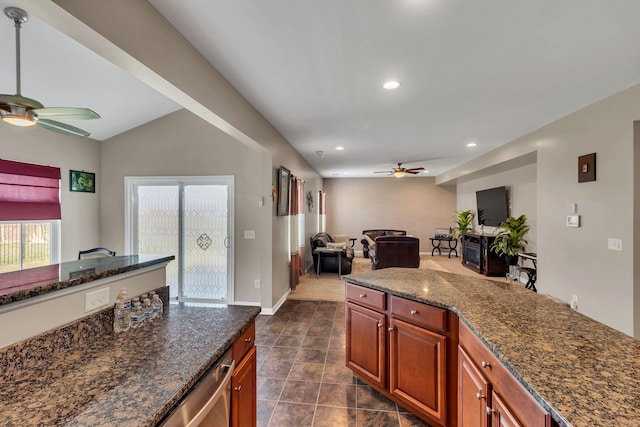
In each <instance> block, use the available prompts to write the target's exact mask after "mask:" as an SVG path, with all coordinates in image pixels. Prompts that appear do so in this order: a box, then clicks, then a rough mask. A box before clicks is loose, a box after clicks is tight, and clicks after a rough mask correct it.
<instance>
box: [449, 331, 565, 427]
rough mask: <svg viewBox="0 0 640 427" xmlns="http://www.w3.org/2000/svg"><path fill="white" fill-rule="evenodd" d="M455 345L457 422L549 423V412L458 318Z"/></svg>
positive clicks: (538, 426)
mask: <svg viewBox="0 0 640 427" xmlns="http://www.w3.org/2000/svg"><path fill="white" fill-rule="evenodd" d="M459 335H460V340H459V342H460V345H459V349H458V426H460V427H476V426H482V427H485V426H487V427H509V426H513V427H518V426H530V427H551V426H554V425H555V423H554V421H553V419H552V418H551V416H550V415H549V414H548V413H547V412H546V411H545V410H544V409H543V408H542V407H541V406H540V405H539V404H538V402H536V401H535V400H534V399H533V397H532V396H531V395H530V394H529V392H528V391H527V390H526V389H525V388H524V387H523V386H522V385H521V384H520V383H519V382H518V381H517V380H516V379H515V378H514V377H513V376H512V375H511V373H510V372H509V371H508V370H507V368H506V367H505V366H504V365H503V364H502V363H501V362H500V361H499V360H498V358H497V357H496V356H495V355H494V354H493V353H491V351H490V350H489V349H488V348H487V347H486V346H485V345H484V344H483V343H482V342H481V341H480V340H479V339H478V338H477V337H476V336H475V334H474V333H473V332H472V331H471V330H470V329H469V328H468V326H466V325H465V324H463V323H462V322H460V326H459Z"/></svg>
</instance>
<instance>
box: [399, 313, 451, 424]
mask: <svg viewBox="0 0 640 427" xmlns="http://www.w3.org/2000/svg"><path fill="white" fill-rule="evenodd" d="M390 333H391V335H390V341H389V354H390V355H389V357H390V364H389V365H390V366H389V371H390V375H389V376H390V385H389V391H390V392H391V394H392V395H394V396H396V397H398V398H399V399H400V400H401V401H404V402H407V403H408V404H410V405H412V406H414V407H416V408H417V409H419V410H420V411H421V412H423V413H424V414H426V415H428V416H430V417H431V418H434V419H435V420H438V421H439V422H440V423H441V424H442V425H446V424H447V423H446V419H445V418H446V413H447V412H446V402H445V399H446V395H447V390H446V340H447V338H446V337H445V336H443V335H440V334H437V333H435V332H431V331H429V330H427V329H423V328H421V327H419V326H415V325H412V324H411V323H407V322H404V321H402V320H399V319H397V318H395V317H392V318H391V328H390Z"/></svg>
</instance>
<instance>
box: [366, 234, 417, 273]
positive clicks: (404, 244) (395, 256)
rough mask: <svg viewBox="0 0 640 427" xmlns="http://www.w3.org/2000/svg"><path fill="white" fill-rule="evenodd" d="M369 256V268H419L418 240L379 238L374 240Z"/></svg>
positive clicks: (404, 237)
mask: <svg viewBox="0 0 640 427" xmlns="http://www.w3.org/2000/svg"><path fill="white" fill-rule="evenodd" d="M369 254H370V256H371V268H372V269H373V270H379V269H381V268H389V267H406V268H418V267H420V239H418V238H416V237H409V236H381V237H378V238H377V239H376V244H375V245H374V247H373V250H372V251H370V252H369Z"/></svg>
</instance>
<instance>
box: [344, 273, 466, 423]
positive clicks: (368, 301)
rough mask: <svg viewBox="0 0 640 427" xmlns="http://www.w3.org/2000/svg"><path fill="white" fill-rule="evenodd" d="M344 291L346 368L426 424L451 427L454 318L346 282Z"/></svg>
mask: <svg viewBox="0 0 640 427" xmlns="http://www.w3.org/2000/svg"><path fill="white" fill-rule="evenodd" d="M345 291H346V296H347V302H346V316H345V317H346V319H345V320H346V338H347V339H346V353H347V354H346V356H347V357H346V359H347V361H346V364H347V367H349V368H350V369H351V370H352V371H353V372H354V373H355V374H356V375H357V376H358V377H359V378H361V379H362V380H364V381H365V382H367V383H368V384H370V385H371V386H373V387H374V388H376V389H377V390H378V391H380V392H381V393H383V394H385V395H386V396H388V397H389V398H390V399H392V400H394V401H396V402H397V403H399V404H400V405H402V406H403V407H405V408H407V409H410V410H412V412H414V413H415V414H416V415H418V416H419V417H420V418H422V419H424V420H425V421H427V422H428V423H430V424H433V425H441V426H444V425H455V416H452V413H453V415H454V414H455V413H454V412H453V411H455V407H456V402H455V381H454V382H453V383H452V384H453V387H450V386H448V384H449V383H450V382H449V381H448V378H449V377H450V376H451V375H453V378H454V379H455V369H456V363H455V359H456V357H457V355H456V352H455V348H456V346H457V321H456V322H454V323H453V324H454V326H455V327H454V329H455V332H456V334H455V339H453V340H452V339H451V336H450V332H451V330H450V329H451V328H450V326H451V324H452V323H451V322H450V321H449V320H448V319H449V318H450V316H455V315H454V314H453V313H450V312H447V310H443V309H441V308H437V307H431V306H429V305H426V304H422V303H419V302H416V301H411V300H407V299H404V298H400V297H397V296H393V295H387V294H385V293H384V292H380V291H376V290H373V289H368V288H365V287H361V286H358V285H355V284H352V283H347V284H346V290H345ZM452 343H453V347H451V344H452ZM452 349H453V350H452ZM448 356H449V357H448ZM451 363H453V366H452V367H451V366H450V365H451ZM452 392H453V396H454V397H453V398H451V397H450V396H451V393H452ZM450 412H452V413H450ZM450 418H453V419H454V424H449V423H448V422H447V420H448V419H450Z"/></svg>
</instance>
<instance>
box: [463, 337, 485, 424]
mask: <svg viewBox="0 0 640 427" xmlns="http://www.w3.org/2000/svg"><path fill="white" fill-rule="evenodd" d="M489 391H490V385H489V383H488V382H487V380H486V378H485V377H484V376H483V375H482V373H480V371H479V370H478V368H477V367H476V365H475V364H474V363H473V361H471V358H469V356H468V355H467V353H466V352H465V351H464V350H463V349H462V347H458V427H488V426H489V414H487V406H489V402H488V397H489V396H490V394H489Z"/></svg>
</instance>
